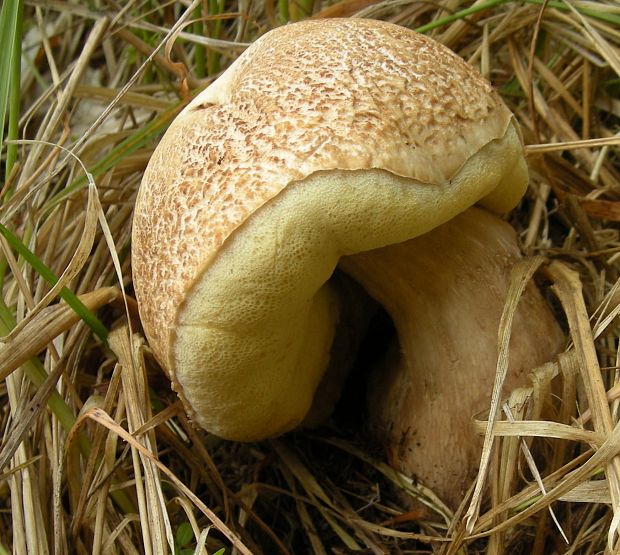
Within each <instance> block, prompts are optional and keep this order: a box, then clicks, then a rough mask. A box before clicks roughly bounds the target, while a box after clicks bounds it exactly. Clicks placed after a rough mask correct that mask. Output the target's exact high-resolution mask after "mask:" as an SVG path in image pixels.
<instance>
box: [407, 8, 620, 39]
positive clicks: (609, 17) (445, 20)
mask: <svg viewBox="0 0 620 555" xmlns="http://www.w3.org/2000/svg"><path fill="white" fill-rule="evenodd" d="M543 2H544V0H518V2H515V1H514V0H489V2H485V3H483V4H476V5H474V6H471V7H469V8H465V9H464V10H459V11H458V12H454V13H453V14H452V15H448V16H446V17H442V18H441V19H437V20H436V21H431V22H430V23H427V24H426V25H421V26H420V27H417V28H416V29H415V31H417V32H418V33H428V32H429V31H432V30H433V29H438V28H439V27H444V26H445V25H449V24H450V23H453V22H454V21H458V20H460V19H465V18H466V17H469V16H470V15H474V14H476V13H479V12H483V11H486V10H490V9H491V8H495V7H496V6H500V5H501V4H508V3H519V4H521V3H525V4H536V5H538V6H541V5H542V4H543ZM547 7H548V8H553V9H556V10H560V11H563V12H568V11H569V10H570V8H569V7H568V6H567V5H566V4H564V3H563V2H561V1H556V0H550V1H549V2H548V4H547ZM575 8H576V9H577V11H578V12H579V13H581V14H582V15H584V16H587V17H591V18H593V19H599V20H601V21H606V22H607V23H612V24H614V25H620V16H619V15H615V14H611V13H609V12H606V11H604V10H593V9H590V8H584V7H583V6H579V5H576V6H575Z"/></svg>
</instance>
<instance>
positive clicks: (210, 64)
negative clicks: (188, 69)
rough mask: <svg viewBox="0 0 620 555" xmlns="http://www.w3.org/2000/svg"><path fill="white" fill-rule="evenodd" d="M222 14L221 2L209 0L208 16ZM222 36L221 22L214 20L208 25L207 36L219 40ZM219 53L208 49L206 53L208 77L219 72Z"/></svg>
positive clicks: (222, 3)
mask: <svg viewBox="0 0 620 555" xmlns="http://www.w3.org/2000/svg"><path fill="white" fill-rule="evenodd" d="M223 12H224V2H223V0H209V15H211V16H219V15H221V14H222V13H223ZM221 35H222V20H221V19H219V18H217V17H216V18H215V20H214V21H212V22H210V24H209V36H210V37H211V38H214V39H219V38H221ZM220 58H221V56H220V53H219V52H217V51H216V50H213V49H209V51H208V53H207V68H208V72H209V75H213V74H215V73H218V72H219V71H220Z"/></svg>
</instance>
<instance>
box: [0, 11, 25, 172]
mask: <svg viewBox="0 0 620 555" xmlns="http://www.w3.org/2000/svg"><path fill="white" fill-rule="evenodd" d="M21 14H22V1H21V0H4V2H3V3H2V9H1V10H0V48H2V55H1V56H0V146H1V145H2V144H3V143H4V125H5V122H6V118H7V113H8V111H9V104H10V108H11V110H12V109H13V108H14V105H15V98H14V97H15V92H14V91H15V90H17V91H18V92H17V102H19V80H18V82H17V84H16V87H13V86H12V85H11V83H12V81H13V79H14V76H15V74H16V71H17V76H19V69H17V70H15V68H14V67H13V66H14V65H15V63H17V66H18V67H19V63H20V59H19V56H20V52H21V48H20V45H21V28H22V24H21ZM16 49H17V51H18V52H17V54H15V52H14V51H15V50H16ZM18 105H19V104H18ZM13 117H16V116H15V115H13ZM7 162H8V161H7ZM9 171H10V168H9V166H8V163H7V167H6V174H5V175H6V176H8V174H9Z"/></svg>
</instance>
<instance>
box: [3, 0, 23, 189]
mask: <svg viewBox="0 0 620 555" xmlns="http://www.w3.org/2000/svg"><path fill="white" fill-rule="evenodd" d="M17 10H18V13H17V19H16V21H15V23H16V25H15V33H14V35H13V44H12V45H11V50H10V57H11V60H10V72H11V74H10V81H9V127H8V133H7V140H8V141H13V140H15V139H17V137H18V135H19V106H20V80H21V56H22V48H21V44H22V26H23V21H22V12H23V4H22V2H21V1H19V2H18V7H17ZM16 160H17V145H16V144H13V143H11V142H9V143H8V145H7V148H6V165H5V181H6V180H8V178H9V175H11V170H12V169H13V165H14V164H15V161H16ZM9 194H10V193H9Z"/></svg>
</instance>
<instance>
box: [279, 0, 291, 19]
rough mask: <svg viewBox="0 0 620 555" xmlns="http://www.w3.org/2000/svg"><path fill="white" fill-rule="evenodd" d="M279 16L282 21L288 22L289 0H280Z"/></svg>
mask: <svg viewBox="0 0 620 555" xmlns="http://www.w3.org/2000/svg"><path fill="white" fill-rule="evenodd" d="M278 16H279V18H280V23H288V20H289V14H288V0H278Z"/></svg>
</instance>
